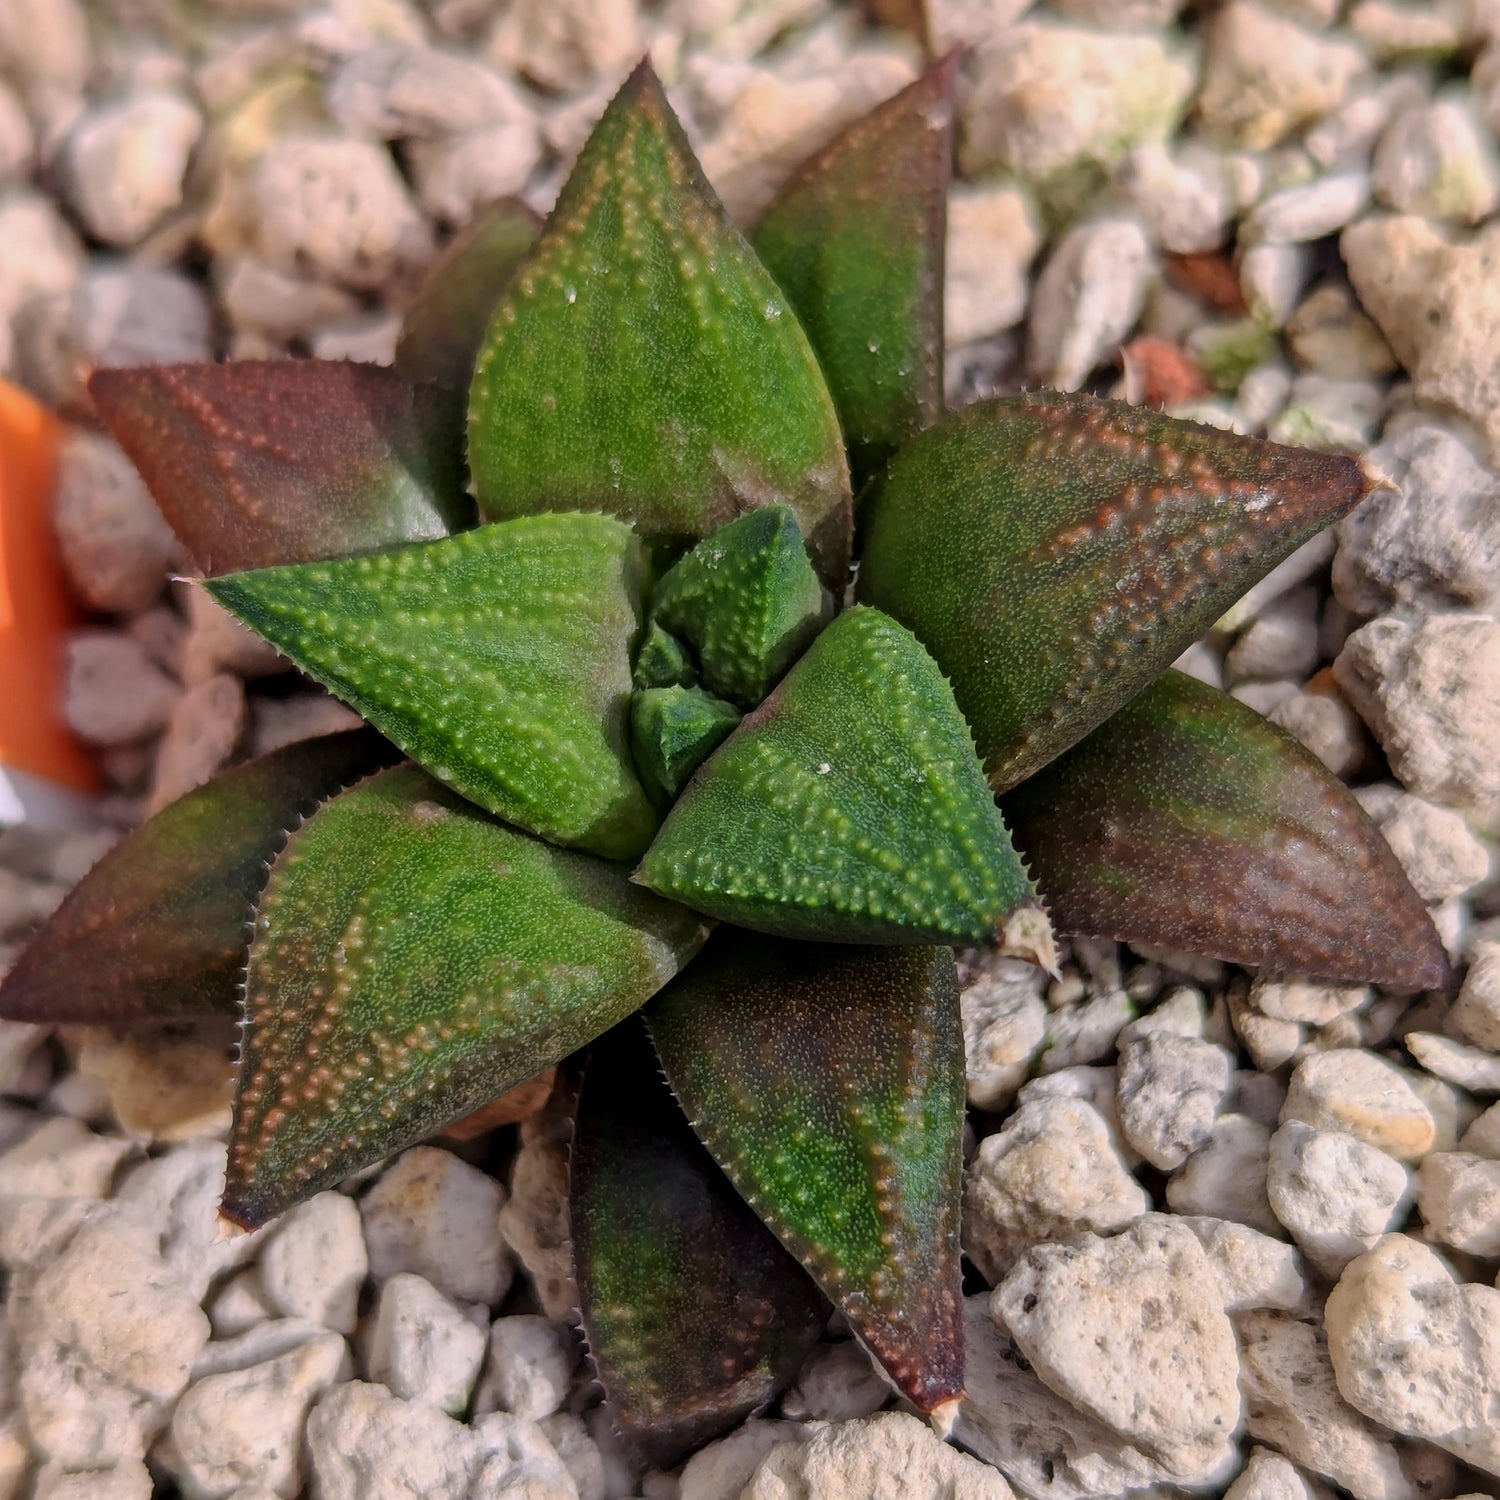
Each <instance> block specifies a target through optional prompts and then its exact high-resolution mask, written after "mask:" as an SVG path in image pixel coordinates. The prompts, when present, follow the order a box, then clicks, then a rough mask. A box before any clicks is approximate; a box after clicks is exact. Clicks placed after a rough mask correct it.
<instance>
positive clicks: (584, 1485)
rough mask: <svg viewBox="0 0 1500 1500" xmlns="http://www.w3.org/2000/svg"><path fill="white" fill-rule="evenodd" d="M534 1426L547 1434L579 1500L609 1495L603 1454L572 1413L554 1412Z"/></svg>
mask: <svg viewBox="0 0 1500 1500" xmlns="http://www.w3.org/2000/svg"><path fill="white" fill-rule="evenodd" d="M537 1426H538V1427H540V1428H541V1429H542V1431H543V1432H544V1433H545V1434H546V1437H547V1441H548V1442H549V1443H551V1444H552V1447H553V1449H554V1450H555V1451H556V1453H557V1456H558V1458H560V1459H561V1460H562V1464H563V1467H564V1468H565V1469H566V1470H567V1471H568V1473H569V1475H570V1476H571V1477H572V1480H573V1484H574V1486H575V1487H576V1488H577V1490H578V1500H606V1497H607V1496H608V1495H609V1493H610V1485H609V1474H608V1471H607V1469H606V1467H605V1460H604V1454H603V1453H602V1452H601V1451H600V1448H599V1445H598V1443H596V1442H595V1441H594V1439H593V1437H592V1436H591V1435H590V1433H589V1429H588V1424H587V1423H586V1422H585V1421H584V1420H583V1419H582V1418H581V1417H575V1416H574V1415H573V1414H572V1413H571V1412H565V1411H559V1412H553V1414H552V1415H551V1416H550V1417H543V1418H542V1420H541V1421H540V1422H538V1423H537Z"/></svg>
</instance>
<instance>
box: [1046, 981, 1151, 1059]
mask: <svg viewBox="0 0 1500 1500" xmlns="http://www.w3.org/2000/svg"><path fill="white" fill-rule="evenodd" d="M1053 1007H1054V1008H1053V1009H1051V1010H1049V1011H1048V1013H1047V1045H1046V1048H1045V1050H1044V1051H1043V1052H1042V1054H1041V1056H1040V1057H1039V1058H1038V1059H1037V1069H1038V1071H1040V1072H1042V1073H1057V1072H1061V1071H1062V1070H1063V1069H1066V1068H1075V1067H1079V1066H1081V1065H1083V1064H1087V1063H1097V1062H1099V1061H1100V1060H1101V1059H1103V1058H1106V1057H1108V1056H1109V1055H1110V1053H1111V1052H1113V1051H1114V1049H1115V1041H1116V1039H1117V1038H1118V1037H1119V1035H1120V1032H1121V1031H1122V1030H1123V1029H1124V1028H1125V1027H1126V1026H1128V1025H1129V1024H1130V1022H1131V1021H1133V1020H1134V1019H1135V1014H1136V1011H1135V1001H1133V1000H1132V999H1131V998H1130V996H1129V995H1127V994H1126V993H1125V991H1124V990H1106V991H1105V992H1104V993H1103V994H1099V995H1094V996H1093V997H1092V998H1090V999H1088V1000H1085V1001H1084V1002H1083V1003H1082V1004H1075V1003H1072V1002H1071V1001H1069V1002H1066V1003H1061V1002H1059V1001H1058V1000H1057V999H1056V998H1055V997H1054V999H1053Z"/></svg>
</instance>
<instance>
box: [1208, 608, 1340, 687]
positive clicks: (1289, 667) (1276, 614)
mask: <svg viewBox="0 0 1500 1500" xmlns="http://www.w3.org/2000/svg"><path fill="white" fill-rule="evenodd" d="M1318 604H1319V600H1318V595H1317V591H1316V590H1315V589H1313V588H1312V587H1310V586H1309V587H1298V588H1294V589H1289V590H1288V591H1287V592H1286V593H1285V594H1283V595H1282V596H1281V597H1280V598H1279V599H1276V600H1274V601H1273V602H1272V603H1270V604H1268V605H1267V606H1266V607H1265V608H1264V609H1263V610H1262V611H1261V613H1260V614H1259V615H1257V616H1256V618H1255V619H1254V620H1252V621H1251V622H1250V625H1249V627H1248V628H1247V629H1246V630H1245V632H1244V634H1242V635H1241V636H1240V638H1239V639H1238V640H1237V641H1236V642H1235V643H1234V645H1233V646H1231V647H1230V648H1229V655H1228V656H1226V657H1225V658H1224V670H1225V673H1226V674H1227V676H1228V679H1229V681H1230V682H1232V683H1234V682H1243V681H1245V680H1246V679H1247V678H1262V679H1264V678H1274V677H1291V678H1297V679H1301V678H1304V677H1307V676H1309V675H1310V674H1311V672H1312V671H1313V669H1314V668H1315V667H1316V666H1317V663H1318Z"/></svg>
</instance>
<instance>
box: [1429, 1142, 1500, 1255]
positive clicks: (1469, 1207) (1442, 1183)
mask: <svg viewBox="0 0 1500 1500" xmlns="http://www.w3.org/2000/svg"><path fill="white" fill-rule="evenodd" d="M1417 1207H1418V1209H1419V1210H1421V1214H1422V1223H1423V1225H1424V1226H1425V1229H1426V1234H1427V1238H1428V1239H1430V1240H1435V1241H1436V1242H1437V1243H1438V1244H1439V1245H1451V1246H1452V1247H1453V1248H1454V1249H1455V1250H1462V1251H1464V1252H1465V1254H1468V1255H1477V1256H1480V1257H1481V1258H1483V1259H1487V1260H1492V1259H1494V1258H1495V1257H1496V1256H1500V1161H1491V1160H1489V1159H1487V1158H1485V1157H1482V1156H1476V1155H1475V1154H1473V1153H1472V1152H1469V1151H1434V1152H1433V1153H1432V1154H1431V1155H1430V1156H1427V1157H1424V1158H1423V1160H1422V1165H1421V1166H1420V1167H1419V1168H1418V1169H1417Z"/></svg>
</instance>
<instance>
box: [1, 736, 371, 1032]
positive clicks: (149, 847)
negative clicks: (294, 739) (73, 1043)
mask: <svg viewBox="0 0 1500 1500" xmlns="http://www.w3.org/2000/svg"><path fill="white" fill-rule="evenodd" d="M395 754H396V752H395V751H394V750H393V749H392V748H391V746H389V745H388V744H386V742H385V741H384V740H382V739H381V738H380V737H379V735H376V734H374V733H372V732H371V731H369V730H364V729H355V730H350V731H349V732H347V733H345V734H335V735H328V736H326V737H325V738H322V739H315V740H303V741H301V742H300V743H298V744H295V745H288V746H286V747H285V748H284V749H281V750H275V751H272V752H271V754H269V755H263V756H261V757H260V759H259V760H253V761H250V762H249V763H248V764H246V765H243V766H240V767H238V768H237V769H235V770H233V771H228V772H226V773H225V774H224V775H223V776H220V777H219V778H218V779H217V780H215V781H210V782H209V783H208V784H207V785H206V786H201V787H198V788H197V789H196V790H195V791H191V792H189V793H187V795H186V796H184V797H180V798H179V799H178V800H177V801H176V802H173V803H170V804H169V805H168V806H166V807H164V808H163V809H162V810H161V811H160V812H159V813H157V814H156V816H155V817H154V818H151V819H149V820H148V821H147V822H145V823H143V824H142V825H141V826H140V827H139V828H138V829H136V831H135V832H134V833H132V834H130V835H129V836H128V837H126V838H125V839H124V840H123V841H122V842H121V843H119V844H117V845H116V846H115V847H114V848H113V849H111V850H110V852H109V853H108V854H106V855H105V856H104V858H103V859H101V860H100V861H99V863H98V864H96V865H95V866H94V868H93V869H92V870H90V871H89V873H88V874H87V875H85V876H84V878H83V879H82V880H81V881H80V882H79V883H78V885H77V886H75V887H74V888H73V890H72V892H71V893H70V894H69V896H68V898H67V899H66V900H65V901H64V902H63V904H62V905H61V906H60V907H58V909H57V910H56V911H55V912H54V913H53V914H52V917H51V918H50V920H49V921H48V922H47V923H46V925H45V926H44V927H43V928H42V929H41V931H40V932H38V933H37V934H36V936H35V937H34V938H33V939H32V940H31V942H30V944H29V945H28V946H27V947H26V949H25V950H24V951H23V952H22V954H21V956H20V957H19V958H18V959H17V960H16V963H15V967H14V968H12V969H11V971H10V973H9V974H8V975H7V976H6V978H5V981H4V984H3V985H0V1015H3V1016H5V1017H6V1018H7V1019H9V1020H12V1021H45V1022H65V1021H67V1022H72V1021H78V1022H86V1023H90V1024H101V1025H119V1024H123V1023H127V1022H135V1021H176V1020H180V1019H182V1018H184V1017H188V1016H197V1015H208V1014H219V1015H227V1016H233V1015H236V1014H238V1011H239V999H240V976H241V974H242V972H243V970H244V966H245V945H246V944H247V943H248V942H249V941H250V916H251V912H252V910H253V909H254V906H255V898H256V896H257V895H258V894H259V893H260V888H261V886H262V885H263V884H264V883H265V878H266V865H267V864H268V863H269V861H270V860H271V858H272V856H273V855H274V854H275V853H276V851H277V850H278V849H280V848H281V846H282V844H283V843H284V842H285V840H286V836H287V830H288V829H289V828H292V827H294V826H295V825H296V824H297V823H298V822H299V821H300V820H301V819H302V818H303V817H305V816H306V815H307V814H308V813H310V812H311V811H312V810H313V808H315V807H316V806H317V805H318V803H320V802H321V801H323V799H324V798H325V797H329V796H332V794H333V793H334V792H336V791H338V790H339V789H340V788H341V787H345V786H347V785H349V783H350V782H352V781H357V780H358V779H359V778H360V777H361V776H364V775H366V774H367V773H369V772H370V771H373V770H375V769H376V768H378V767H379V766H382V765H388V764H389V763H390V762H391V761H392V760H393V759H394V758H395Z"/></svg>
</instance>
